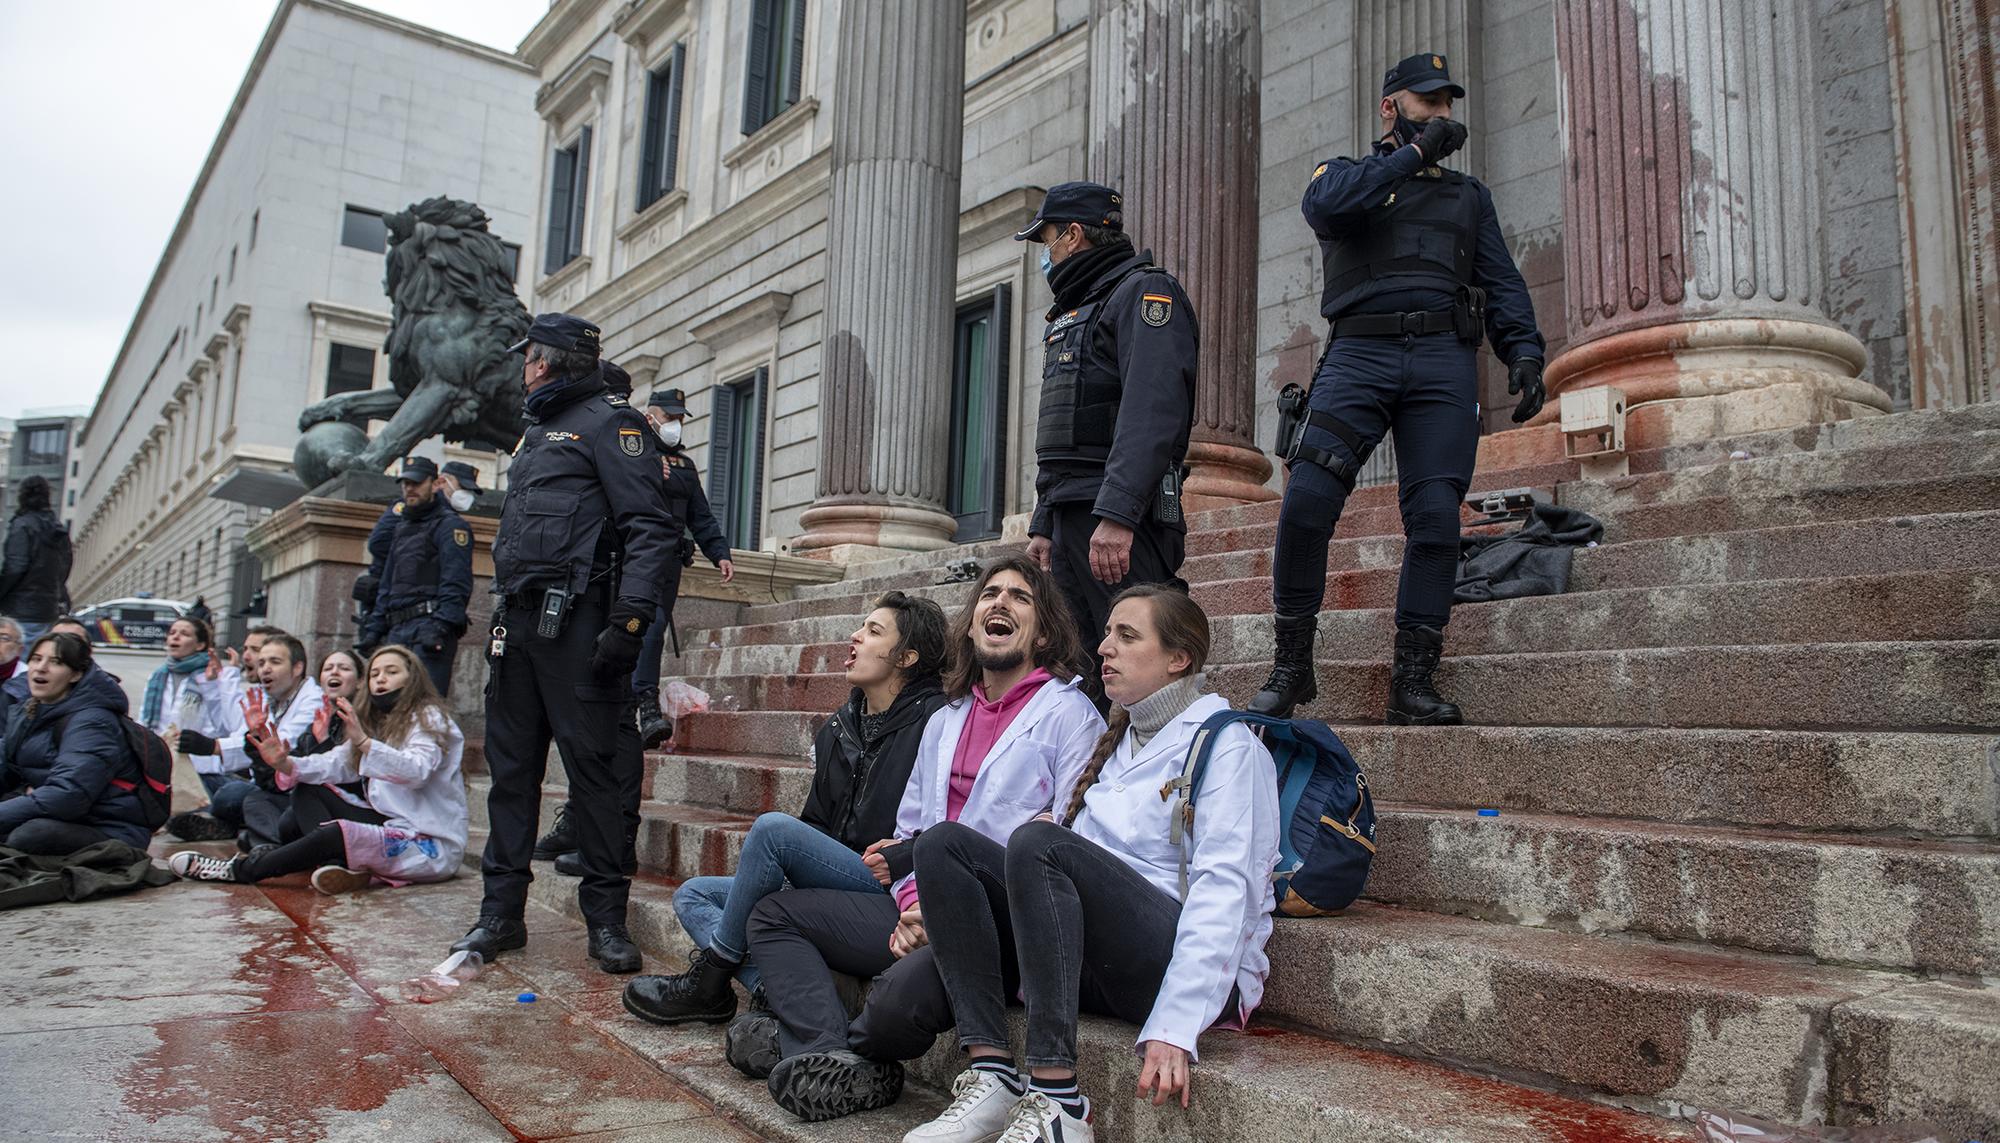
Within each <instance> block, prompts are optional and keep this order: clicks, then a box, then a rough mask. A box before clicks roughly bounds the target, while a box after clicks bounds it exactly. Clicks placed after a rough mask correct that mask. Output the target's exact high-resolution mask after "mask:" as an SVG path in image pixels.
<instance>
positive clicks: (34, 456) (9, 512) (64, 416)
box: [0, 406, 90, 527]
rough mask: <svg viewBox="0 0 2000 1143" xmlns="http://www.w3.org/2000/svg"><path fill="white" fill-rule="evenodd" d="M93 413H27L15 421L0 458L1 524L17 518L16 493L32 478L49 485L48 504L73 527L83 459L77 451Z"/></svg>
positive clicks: (68, 410) (54, 410) (61, 410)
mask: <svg viewBox="0 0 2000 1143" xmlns="http://www.w3.org/2000/svg"><path fill="white" fill-rule="evenodd" d="M89 418H90V410H89V409H85V408H77V407H73V406H72V407H65V408H52V409H28V410H26V411H24V412H23V413H22V414H21V415H20V416H18V417H15V418H14V419H13V422H12V424H13V428H12V429H11V430H10V431H9V435H8V437H7V440H6V443H5V444H4V445H0V450H4V452H0V455H4V456H5V457H6V458H7V459H6V466H7V467H6V484H5V485H4V486H0V520H6V519H11V518H12V517H13V515H14V490H15V489H17V488H19V487H20V486H21V482H22V481H23V480H26V479H28V478H29V477H30V476H39V477H41V478H42V479H44V480H46V481H48V482H49V504H50V505H51V506H53V507H54V508H55V510H56V515H57V516H58V517H60V518H61V519H62V522H63V523H65V524H70V525H71V526H72V527H74V524H75V518H76V499H77V495H76V494H77V483H78V479H79V477H80V475H81V468H82V457H81V455H80V451H79V449H78V447H77V446H78V444H79V441H80V438H81V437H82V435H83V426H84V422H85V421H87V420H88V419H89Z"/></svg>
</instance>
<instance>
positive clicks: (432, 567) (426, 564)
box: [380, 505, 438, 604]
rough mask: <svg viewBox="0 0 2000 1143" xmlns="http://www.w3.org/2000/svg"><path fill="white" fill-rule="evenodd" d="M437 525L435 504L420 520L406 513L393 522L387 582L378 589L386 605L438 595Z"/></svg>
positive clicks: (431, 597) (405, 602)
mask: <svg viewBox="0 0 2000 1143" xmlns="http://www.w3.org/2000/svg"><path fill="white" fill-rule="evenodd" d="M437 525H438V509H437V506H436V505H433V506H432V507H431V510H430V511H429V512H427V513H425V515H424V516H423V518H422V519H416V518H413V517H411V516H409V515H408V514H405V515H403V516H402V517H401V518H400V519H398V520H397V521H396V529H395V532H394V533H393V535H392V537H391V539H390V541H389V567H388V581H389V582H387V583H384V584H383V585H381V589H380V590H381V592H382V598H383V601H384V602H385V603H391V604H408V603H409V602H411V601H412V600H419V599H433V598H435V597H436V596H437V588H438V545H437V530H438V529H437Z"/></svg>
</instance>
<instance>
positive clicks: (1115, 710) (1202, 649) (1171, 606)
mask: <svg viewBox="0 0 2000 1143" xmlns="http://www.w3.org/2000/svg"><path fill="white" fill-rule="evenodd" d="M1128 599H1143V600H1147V601H1148V602H1150V603H1151V604H1152V612H1153V627H1154V631H1155V634H1157V635H1158V636H1159V640H1160V645H1161V646H1162V647H1165V648H1166V649H1167V651H1168V652H1170V653H1173V652H1178V653H1180V654H1183V655H1186V656H1187V657H1188V668H1187V670H1186V672H1184V673H1183V674H1182V675H1181V676H1179V677H1182V678H1185V677H1187V676H1190V675H1198V674H1200V673H1201V672H1202V668H1203V667H1205V666H1206V665H1207V664H1208V651H1209V632H1208V613H1207V612H1205V611H1203V610H1202V609H1201V605H1200V604H1198V603H1196V602H1195V601H1194V600H1192V599H1189V598H1188V596H1187V593H1186V592H1184V591H1182V590H1180V589H1179V588H1177V587H1174V586H1172V585H1169V584H1163V583H1142V584H1136V585H1134V586H1132V587H1128V588H1126V589H1125V590H1124V591H1121V592H1119V593H1118V597H1117V598H1116V599H1113V600H1112V601H1111V608H1112V610H1114V611H1115V610H1117V607H1118V605H1119V604H1121V603H1123V602H1125V601H1126V600H1128ZM1131 725H1132V716H1131V715H1130V714H1128V713H1126V711H1125V708H1124V707H1123V706H1120V705H1118V704H1116V703H1113V704H1112V707H1111V717H1110V719H1109V720H1108V721H1107V722H1106V723H1105V727H1104V733H1103V734H1101V735H1099V736H1098V738H1097V745H1096V746H1094V747H1092V748H1091V751H1090V761H1088V762H1086V763H1084V767H1083V773H1081V774H1079V775H1077V779H1076V789H1075V790H1074V791H1072V792H1071V793H1070V796H1069V808H1068V809H1066V810H1064V811H1063V815H1062V824H1063V825H1065V826H1068V825H1071V824H1073V823H1074V822H1075V821H1076V816H1077V815H1078V814H1080V813H1082V812H1083V796H1084V795H1085V794H1087V793H1089V792H1090V788H1091V787H1092V786H1095V785H1096V784H1097V776H1098V775H1099V774H1101V773H1102V772H1103V771H1104V763H1105V762H1106V761H1108V760H1109V759H1110V757H1111V756H1112V755H1113V754H1115V753H1117V751H1118V743H1119V742H1120V741H1122V740H1123V739H1124V737H1125V732H1126V731H1127V730H1128V729H1130V728H1131Z"/></svg>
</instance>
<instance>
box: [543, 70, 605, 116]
mask: <svg viewBox="0 0 2000 1143" xmlns="http://www.w3.org/2000/svg"><path fill="white" fill-rule="evenodd" d="M610 82H611V61H610V60H607V59H604V58H603V57H601V56H585V57H583V58H582V59H580V60H578V61H576V62H575V63H573V64H571V65H570V66H569V67H568V69H566V70H565V71H564V72H563V73H562V74H561V75H559V76H557V77H556V78H554V79H552V80H550V81H549V82H547V83H545V84H543V85H542V87H541V90H540V91H537V92H535V114H537V115H540V116H541V117H542V118H544V119H546V120H548V121H549V122H550V123H561V122H562V121H563V120H564V119H567V118H569V116H570V115H571V114H573V113H574V112H576V111H577V110H579V109H581V108H582V107H583V106H585V105H586V104H588V103H590V102H591V101H592V100H595V99H596V98H597V97H598V96H599V95H600V94H602V92H603V91H604V88H605V85H606V84H609V83H610Z"/></svg>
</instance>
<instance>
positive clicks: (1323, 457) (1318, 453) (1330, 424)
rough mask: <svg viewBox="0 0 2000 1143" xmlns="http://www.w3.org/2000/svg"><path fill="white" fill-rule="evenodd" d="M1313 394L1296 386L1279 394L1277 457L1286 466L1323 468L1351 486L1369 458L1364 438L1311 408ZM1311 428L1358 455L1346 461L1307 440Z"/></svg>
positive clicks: (1287, 388)
mask: <svg viewBox="0 0 2000 1143" xmlns="http://www.w3.org/2000/svg"><path fill="white" fill-rule="evenodd" d="M1311 399H1312V394H1311V393H1310V392H1309V391H1307V390H1306V389H1304V388H1301V387H1300V386H1299V385H1298V384H1297V383H1296V382H1294V383H1292V384H1290V385H1287V386H1285V387H1284V388H1283V389H1281V390H1279V392H1278V447H1277V450H1276V451H1277V454H1278V456H1280V457H1282V458H1283V459H1284V461H1285V463H1286V464H1295V463H1297V462H1299V461H1301V460H1303V461H1306V462H1308V463H1311V464H1316V465H1319V466H1320V467H1321V468H1324V469H1326V470H1327V471H1328V472H1331V473H1332V474H1333V475H1334V477H1335V478H1336V479H1338V480H1340V481H1342V482H1343V483H1350V484H1351V482H1352V481H1353V480H1354V478H1355V477H1356V476H1357V475H1359V474H1360V472H1361V462H1362V461H1363V460H1366V459H1367V458H1366V457H1364V456H1363V455H1362V452H1361V438H1359V437H1357V436H1356V435H1355V434H1354V430H1353V429H1350V428H1348V427H1347V426H1346V425H1344V424H1342V423H1341V422H1340V421H1338V420H1336V419H1334V418H1333V417H1330V416H1328V415H1326V414H1325V413H1321V412H1318V411H1315V410H1314V409H1313V408H1312V405H1311ZM1308 425H1310V426H1312V427H1314V428H1317V429H1319V430H1321V431H1322V432H1326V433H1330V434H1332V435H1333V436H1334V437H1336V438H1338V439H1339V440H1340V442H1341V443H1342V444H1345V445H1346V446H1347V448H1348V451H1349V452H1351V453H1353V454H1354V458H1355V459H1353V460H1351V461H1350V460H1346V459H1344V458H1342V457H1340V456H1338V455H1336V454H1335V453H1334V452H1332V451H1331V450H1329V449H1323V448H1320V447H1319V446H1317V445H1314V444H1312V443H1310V442H1308V441H1307V440H1306V427H1307V426H1308Z"/></svg>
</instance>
